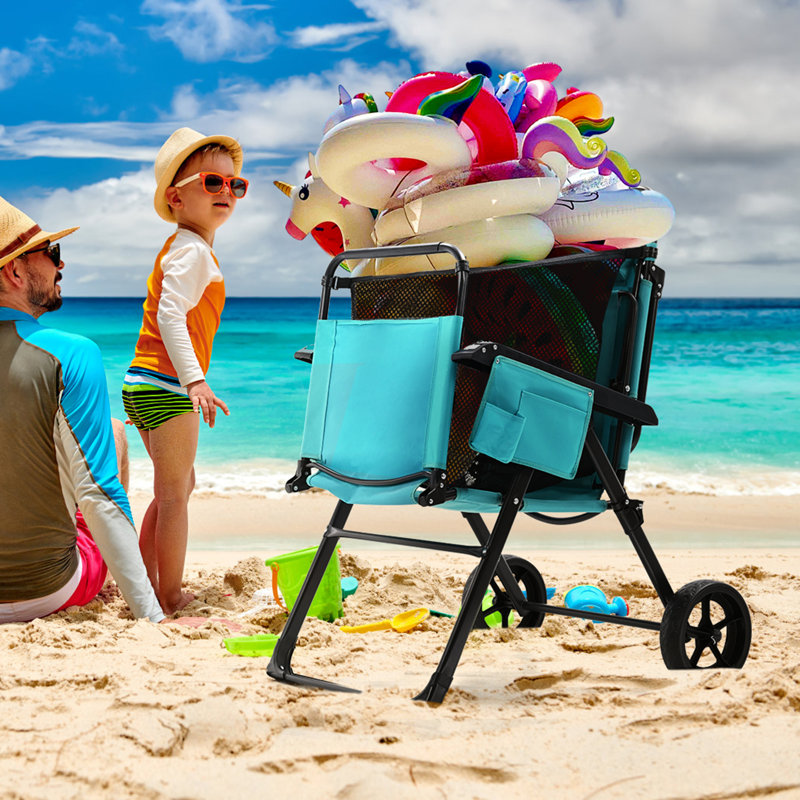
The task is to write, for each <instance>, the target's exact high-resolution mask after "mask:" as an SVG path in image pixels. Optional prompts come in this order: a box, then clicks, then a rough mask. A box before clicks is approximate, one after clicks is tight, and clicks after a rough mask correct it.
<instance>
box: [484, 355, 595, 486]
mask: <svg viewBox="0 0 800 800" xmlns="http://www.w3.org/2000/svg"><path fill="white" fill-rule="evenodd" d="M593 401H594V396H593V392H592V391H591V389H587V388H586V387H584V386H579V385H578V384H574V383H571V382H570V381H568V380H564V379H562V378H558V377H556V376H554V375H550V374H549V373H547V372H543V371H542V370H539V369H536V368H535V367H529V366H527V365H525V364H520V363H519V362H517V361H513V360H511V359H508V358H504V357H499V358H496V359H495V362H494V364H493V365H492V372H491V374H490V376H489V382H488V383H487V385H486V391H485V392H484V395H483V400H482V401H481V407H480V409H479V411H478V416H477V418H476V420H475V426H474V427H473V429H472V436H471V438H470V446H471V447H472V448H473V449H474V450H476V451H477V452H479V453H485V454H486V455H488V456H490V457H491V458H495V459H497V460H498V461H502V462H504V463H508V462H512V461H513V462H514V463H516V464H523V465H525V466H528V467H533V468H534V469H538V470H542V471H543V472H548V473H550V474H551V475H556V476H557V477H560V478H574V477H575V474H576V473H577V471H578V464H579V462H580V458H581V453H582V452H583V444H584V442H585V441H586V432H587V430H588V428H589V420H590V418H591V415H592V404H593Z"/></svg>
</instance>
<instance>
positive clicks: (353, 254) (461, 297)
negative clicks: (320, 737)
mask: <svg viewBox="0 0 800 800" xmlns="http://www.w3.org/2000/svg"><path fill="white" fill-rule="evenodd" d="M434 252H436V253H438V252H448V253H450V254H451V255H453V256H454V258H455V260H456V267H455V269H456V272H457V273H458V300H457V313H459V314H461V315H463V312H464V307H465V301H466V286H467V279H468V273H469V266H468V264H467V262H466V260H465V259H464V257H463V255H462V254H461V253H460V252H459V251H458V250H457V249H456V248H454V247H452V246H451V245H446V244H442V243H439V244H434V245H414V246H410V247H409V246H406V247H403V246H401V247H390V248H375V249H368V250H351V251H348V252H346V253H342V254H340V255H339V256H336V257H335V258H334V259H333V260H332V261H331V263H330V265H329V267H328V269H327V271H326V273H325V276H324V278H323V280H322V285H323V291H322V298H321V301H320V319H326V318H327V311H328V306H329V302H330V293H331V289H335V288H339V287H340V286H347V285H349V284H350V283H351V282H352V279H343V280H342V279H337V278H335V277H334V275H333V273H334V272H335V270H336V268H337V267H338V266H339V264H341V262H342V261H344V260H345V259H351V260H352V259H361V258H375V257H385V256H390V255H391V256H397V255H417V254H422V253H425V254H427V253H434ZM642 253H643V259H642V261H643V264H645V265H648V266H649V269H650V272H651V274H648V275H647V276H645V277H647V278H648V279H651V278H652V279H653V281H654V292H653V296H652V299H651V307H650V309H649V316H650V318H649V320H648V327H647V329H646V331H645V346H644V352H643V356H642V361H643V363H642V371H641V381H642V383H643V384H646V381H647V372H648V370H647V368H646V367H647V365H648V364H649V359H650V352H651V348H652V338H653V329H654V326H655V312H656V307H657V302H658V299H659V298H660V296H661V288H662V286H663V279H664V273H663V271H661V270H660V269H658V268H657V267H655V265H654V264H650V261H652V258H653V257H654V253H655V251H654V250H653V249H652V248H642ZM640 277H641V276H639V275H637V276H636V285H637V287H638V282H639V278H640ZM656 289H657V291H656ZM629 324H632V323H629ZM627 349H628V352H627V353H625V355H624V360H627V361H630V357H631V353H630V348H629V347H628V348H627ZM498 356H505V357H508V358H513V359H515V360H517V361H520V362H522V363H524V364H528V365H529V366H533V367H536V368H538V369H541V370H544V371H546V372H548V373H550V374H553V375H557V376H560V377H563V378H566V379H567V380H570V381H572V382H574V383H577V384H579V385H582V386H586V387H588V388H591V389H592V390H593V391H594V409H593V414H610V415H611V416H613V417H615V418H617V419H619V420H621V421H624V422H628V423H630V424H633V425H634V426H635V429H636V430H637V431H638V430H640V429H641V427H642V426H643V425H657V424H658V419H657V417H656V415H655V412H654V411H653V409H652V408H651V407H650V406H648V405H647V404H646V403H644V396H645V386H642V385H640V389H639V391H638V393H637V397H636V398H634V397H630V396H629V395H628V392H629V391H630V389H629V388H628V387H627V386H625V387H620V389H625V391H618V390H614V389H610V388H608V387H606V386H602V385H600V384H596V383H595V382H593V381H589V380H587V379H584V378H581V377H579V376H577V375H574V374H573V373H570V372H566V371H565V370H562V369H559V368H558V367H554V366H552V365H550V364H548V363H546V362H543V361H540V360H539V359H536V358H533V357H531V356H527V355H525V354H524V353H521V352H519V351H515V350H512V349H511V348H508V347H505V346H503V345H500V344H497V343H494V342H478V343H475V344H472V345H470V346H468V347H465V348H463V349H462V350H459V351H458V352H457V353H455V354H454V355H453V360H454V361H455V362H457V363H460V364H464V365H466V366H470V367H473V368H476V369H483V370H488V369H490V368H491V364H492V362H493V360H494V359H495V358H496V357H498ZM298 357H300V358H301V360H305V361H310V360H311V358H312V357H313V356H312V355H311V353H310V351H308V350H306V351H300V352H299V353H298ZM626 369H627V370H628V373H627V374H628V375H629V374H630V372H629V365H628V367H627V368H626ZM584 452H585V453H587V454H588V456H589V458H590V459H591V461H592V464H593V465H594V468H595V470H596V473H597V475H598V477H599V479H600V482H601V483H602V485H603V488H604V489H605V491H606V494H607V495H608V498H609V500H608V506H609V508H610V509H612V510H613V511H614V513H615V514H616V515H617V518H618V520H619V522H620V524H621V526H622V529H623V531H624V532H625V534H626V535H627V536H628V537H629V538H630V540H631V543H632V545H633V547H634V549H635V551H636V553H637V554H638V556H639V559H640V560H641V562H642V566H643V567H644V569H645V571H646V573H647V575H648V577H649V578H650V580H651V582H652V584H653V587H654V588H655V590H656V592H657V594H658V597H659V599H660V600H661V602H662V603H663V604H664V606H666V605H667V603H669V601H670V600H671V599H672V597H673V595H674V592H673V590H672V587H671V586H670V583H669V581H668V579H667V577H666V575H665V573H664V571H663V569H662V568H661V565H660V563H659V561H658V558H657V557H656V555H655V553H654V551H653V549H652V547H651V546H650V543H649V542H648V540H647V537H646V535H645V533H644V530H643V528H642V525H643V521H644V518H643V514H642V503H641V501H639V500H633V499H631V498H629V497H628V494H627V492H626V491H625V488H624V485H623V482H624V473H622V474H620V471H618V470H617V469H615V467H614V465H613V464H612V463H611V461H610V460H609V458H608V456H607V454H606V452H605V451H604V449H603V447H602V444H601V442H600V440H599V438H598V437H597V434H596V433H595V431H594V429H593V428H592V426H591V425H590V426H589V431H588V433H587V436H586V442H585V444H584ZM312 469H321V470H323V471H325V472H327V473H328V474H334V476H335V477H339V478H342V479H344V480H347V481H349V482H351V483H357V484H361V485H393V484H397V483H401V482H405V481H408V480H412V479H416V478H419V479H420V480H421V481H424V483H423V484H422V486H423V487H424V490H423V493H422V495H421V496H420V497H419V498H418V501H419V502H421V504H422V505H434V504H438V503H441V502H444V501H446V500H448V499H450V497H451V496H452V495H449V494H448V492H447V491H446V490H444V480H443V478H444V477H445V476H444V473H442V471H441V470H435V471H432V472H431V473H427V472H423V473H418V474H416V475H414V476H404V477H403V478H397V479H391V480H386V481H364V480H354V479H352V478H348V477H346V476H339V475H337V474H335V473H332V472H331V471H330V470H329V469H327V468H325V467H324V466H322V465H319V464H317V463H315V462H311V461H310V460H309V459H301V460H300V462H298V469H297V474H296V475H295V476H294V478H292V479H291V480H289V481H288V482H287V484H286V489H287V491H288V492H295V491H301V490H303V489H306V488H308V484H307V483H306V478H307V477H308V476H309V475H310V472H311V470H312ZM533 472H534V471H533V470H532V469H530V468H527V467H520V468H519V470H518V471H517V472H516V473H515V474H514V476H513V478H512V479H511V482H510V485H509V487H508V490H507V491H506V492H505V493H503V494H502V503H501V506H500V511H499V514H498V515H497V519H496V521H495V524H494V526H493V528H492V529H491V530H489V529H488V527H487V526H486V524H485V522H484V521H483V519H482V517H481V516H480V515H479V514H475V513H463V514H462V516H463V517H464V518H465V520H466V521H467V523H468V524H469V526H470V528H471V529H472V531H473V533H474V534H475V536H476V538H477V539H478V542H479V544H478V545H472V546H470V545H459V544H451V543H448V542H441V541H433V540H429V539H413V538H409V537H407V536H393V535H387V534H379V533H371V532H370V533H366V532H361V531H355V530H348V529H346V528H345V525H346V523H347V520H348V518H349V516H350V512H351V510H352V504H349V503H345V502H344V501H341V500H340V501H338V503H337V505H336V508H335V510H334V512H333V515H332V517H331V520H330V523H329V524H328V527H327V529H326V530H325V532H324V534H323V536H322V542H321V544H320V546H319V548H318V549H317V553H316V555H315V557H314V560H313V562H312V564H311V568H310V569H309V572H308V575H307V576H306V580H305V582H304V584H303V587H302V589H301V590H300V594H299V595H298V597H297V600H296V602H295V605H294V607H293V608H292V611H291V613H290V614H289V618H288V620H287V622H286V626H285V627H284V630H283V632H282V633H281V636H280V638H279V640H278V643H277V645H276V647H275V651H274V653H273V655H272V659H271V660H270V662H269V666H268V667H267V674H268V675H269V676H270V677H272V678H274V679H276V680H279V681H284V682H286V683H290V684H295V685H300V686H312V687H317V688H322V689H331V690H336V691H346V692H355V691H358V690H356V689H352V688H349V687H346V686H343V685H341V684H338V683H333V682H331V681H326V680H321V679H318V678H312V677H309V676H305V675H298V674H296V673H295V672H294V671H293V670H292V664H291V662H292V655H293V653H294V649H295V645H296V642H297V637H298V635H299V632H300V629H301V627H302V625H303V622H304V620H305V618H306V614H307V613H308V609H309V607H310V605H311V602H312V600H313V598H314V594H315V593H316V590H317V587H318V586H319V583H320V581H321V579H322V576H323V574H324V572H325V569H326V568H327V565H328V563H329V561H330V559H331V557H332V556H333V554H334V552H335V548H336V545H337V543H338V542H339V540H340V539H355V540H366V541H372V542H381V543H383V544H390V545H400V546H406V547H418V548H423V549H432V550H440V551H445V552H453V553H460V554H462V555H471V556H474V557H476V558H478V559H479V562H478V567H477V569H476V571H475V572H474V573H473V579H472V581H471V583H470V586H469V588H468V590H467V591H466V593H465V595H464V597H463V598H462V606H461V611H460V613H459V614H458V616H457V618H456V620H455V623H454V625H453V629H452V631H451V633H450V638H449V639H448V642H447V645H446V646H445V649H444V652H443V653H442V656H441V658H440V660H439V664H438V666H437V668H436V670H435V671H434V672H433V674H432V675H431V677H430V680H429V681H428V684H427V685H426V686H425V688H424V689H423V690H422V691H421V692H420V693H419V694H418V695H417V696H416V697H415V698H414V699H416V700H424V701H428V702H435V703H439V702H441V701H442V700H443V699H444V696H445V694H446V693H447V690H448V688H449V687H450V684H451V682H452V680H453V675H454V673H455V670H456V667H457V665H458V662H459V660H460V658H461V653H462V652H463V649H464V645H465V643H466V641H467V638H468V636H469V633H470V631H471V630H472V629H473V627H474V625H475V621H476V619H477V617H478V613H479V611H480V609H481V603H482V601H483V597H484V594H485V593H486V590H487V589H488V588H489V585H490V582H491V581H492V579H493V578H494V577H495V576H497V577H498V578H499V580H500V582H501V584H502V585H503V589H504V591H505V592H506V593H507V595H508V598H509V600H510V602H511V604H512V605H513V607H514V609H515V610H516V611H517V612H518V613H519V614H520V616H524V615H526V614H529V613H531V612H541V613H543V614H557V615H561V616H569V617H577V618H580V619H590V620H595V621H600V622H610V623H614V624H617V625H625V626H630V627H637V628H643V629H647V630H652V631H658V630H660V629H661V624H660V623H659V622H654V621H650V620H644V619H636V618H631V617H617V616H613V615H610V614H600V613H597V612H587V611H580V610H578V609H571V608H566V607H561V606H552V605H548V604H547V603H544V602H536V601H535V600H528V598H527V597H525V596H524V595H523V593H522V590H521V589H520V587H519V586H518V584H517V581H516V580H515V578H514V576H513V574H512V572H511V569H510V567H509V566H508V564H507V563H506V561H505V560H504V559H503V558H502V554H503V550H504V548H505V545H506V542H507V540H508V536H509V534H510V532H511V528H512V526H513V524H514V521H515V519H516V517H517V514H518V513H519V512H520V511H521V510H522V506H523V499H524V496H525V493H526V491H527V489H528V486H529V484H530V481H531V478H532V476H533ZM529 516H532V517H535V518H537V519H538V518H539V517H540V516H541V517H543V521H546V522H555V523H558V524H561V523H569V522H573V521H579V520H581V519H585V518H587V517H589V516H594V515H593V514H589V515H585V514H581V515H577V516H576V517H570V518H567V519H564V518H549V517H547V516H546V515H538V514H534V513H531V514H529ZM692 631H694V629H693V628H690V629H689V632H692Z"/></svg>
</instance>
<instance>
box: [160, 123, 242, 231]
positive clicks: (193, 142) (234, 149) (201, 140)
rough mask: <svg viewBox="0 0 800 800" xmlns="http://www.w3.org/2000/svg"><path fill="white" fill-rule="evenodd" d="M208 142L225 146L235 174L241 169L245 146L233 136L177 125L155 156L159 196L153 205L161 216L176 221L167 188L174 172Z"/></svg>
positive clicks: (173, 177) (168, 220) (173, 178)
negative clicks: (205, 134)
mask: <svg viewBox="0 0 800 800" xmlns="http://www.w3.org/2000/svg"><path fill="white" fill-rule="evenodd" d="M207 144H221V145H224V146H225V147H226V148H227V149H228V152H229V153H230V154H231V158H232V159H233V174H234V175H238V174H239V173H240V172H241V171H242V146H241V145H240V144H239V142H237V141H236V139H232V138H231V137H230V136H203V134H202V133H198V132H197V131H193V130H192V129H191V128H178V130H177V131H175V133H173V134H172V136H170V137H169V139H167V141H166V142H164V144H163V145H162V146H161V149H160V150H159V151H158V155H157V156H156V183H157V184H158V185H157V186H156V195H155V202H154V205H155V207H156V211H157V212H158V216H159V217H161V219H165V220H166V221H167V222H175V217H174V215H173V213H172V209H171V208H170V207H169V204H168V203H167V197H166V190H167V187H168V186H170V185H171V184H172V181H173V180H175V173H176V172H177V171H178V170H179V169H180V166H181V164H183V162H184V161H186V159H187V158H188V157H189V156H190V155H191V154H192V153H194V151H195V150H199V149H200V148H201V147H203V146H204V145H207Z"/></svg>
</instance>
